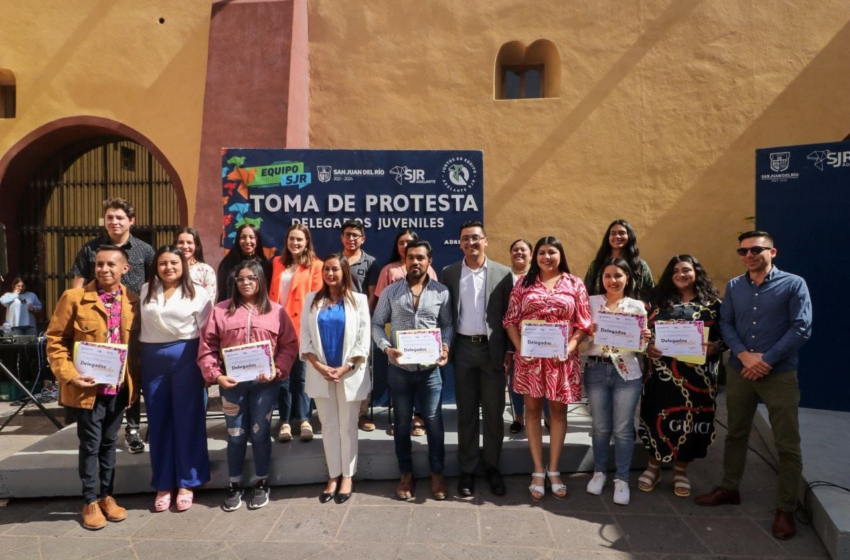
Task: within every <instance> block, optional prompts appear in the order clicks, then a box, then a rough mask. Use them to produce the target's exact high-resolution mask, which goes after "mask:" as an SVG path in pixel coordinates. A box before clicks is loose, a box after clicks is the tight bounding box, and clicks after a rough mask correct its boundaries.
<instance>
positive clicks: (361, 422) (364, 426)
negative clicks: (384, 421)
mask: <svg viewBox="0 0 850 560" xmlns="http://www.w3.org/2000/svg"><path fill="white" fill-rule="evenodd" d="M357 427H358V428H360V429H361V430H363V431H364V432H372V431H374V430H375V423H374V422H372V421H371V420H369V418H368V417H367V416H361V417H360V418H358V419H357Z"/></svg>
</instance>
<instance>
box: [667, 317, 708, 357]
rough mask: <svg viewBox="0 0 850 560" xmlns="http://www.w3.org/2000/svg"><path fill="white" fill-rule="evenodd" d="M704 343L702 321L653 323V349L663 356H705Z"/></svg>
mask: <svg viewBox="0 0 850 560" xmlns="http://www.w3.org/2000/svg"><path fill="white" fill-rule="evenodd" d="M704 341H705V327H704V325H703V322H702V321H659V322H657V323H655V347H656V348H658V349H659V350H661V353H662V354H664V355H665V356H705V347H704V346H703V342H704Z"/></svg>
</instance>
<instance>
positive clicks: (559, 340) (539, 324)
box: [519, 321, 570, 358]
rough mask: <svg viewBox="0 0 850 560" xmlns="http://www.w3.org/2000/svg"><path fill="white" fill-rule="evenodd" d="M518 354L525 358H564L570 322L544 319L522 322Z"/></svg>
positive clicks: (566, 350)
mask: <svg viewBox="0 0 850 560" xmlns="http://www.w3.org/2000/svg"><path fill="white" fill-rule="evenodd" d="M521 334H522V347H521V348H520V352H519V354H520V356H524V357H526V358H555V357H559V358H566V357H567V354H569V347H568V346H567V343H568V342H569V340H570V324H569V323H567V322H565V323H546V322H544V321H523V322H522V331H521Z"/></svg>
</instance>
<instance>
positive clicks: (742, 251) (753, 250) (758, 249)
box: [736, 245, 773, 257]
mask: <svg viewBox="0 0 850 560" xmlns="http://www.w3.org/2000/svg"><path fill="white" fill-rule="evenodd" d="M771 249H773V247H759V246H758V245H756V246H755V247H740V248H738V249H736V251H737V252H738V254H739V255H741V256H742V257H746V256H747V253H752V254H754V255H761V252H762V251H770V250H771Z"/></svg>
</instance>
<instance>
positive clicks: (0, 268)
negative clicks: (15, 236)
mask: <svg viewBox="0 0 850 560" xmlns="http://www.w3.org/2000/svg"><path fill="white" fill-rule="evenodd" d="M7 274H9V254H8V253H7V252H6V226H4V225H3V224H0V276H6V275H7Z"/></svg>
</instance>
